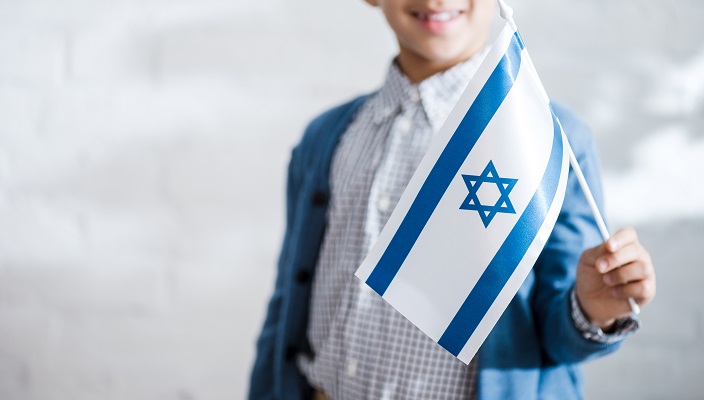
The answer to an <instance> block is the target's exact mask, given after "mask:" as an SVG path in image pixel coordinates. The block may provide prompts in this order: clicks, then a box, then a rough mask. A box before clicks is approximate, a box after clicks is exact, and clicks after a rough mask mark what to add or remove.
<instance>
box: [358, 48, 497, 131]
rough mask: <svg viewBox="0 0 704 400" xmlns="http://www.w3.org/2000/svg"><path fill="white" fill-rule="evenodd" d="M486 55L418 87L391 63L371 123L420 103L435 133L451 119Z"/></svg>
mask: <svg viewBox="0 0 704 400" xmlns="http://www.w3.org/2000/svg"><path fill="white" fill-rule="evenodd" d="M486 52H487V49H485V50H483V51H481V52H480V53H479V54H477V55H475V56H474V57H472V58H470V59H469V60H467V61H464V62H462V63H459V64H457V65H455V66H454V67H452V68H450V69H448V70H446V71H443V72H440V73H437V74H435V75H433V76H430V77H428V78H426V79H425V80H423V81H422V82H420V83H417V84H414V83H411V81H410V80H408V77H406V75H405V74H404V73H403V71H401V68H399V66H398V63H397V62H396V60H394V62H392V63H391V65H390V66H389V70H388V73H387V75H386V80H385V82H384V85H383V86H382V87H381V89H380V90H379V92H378V93H377V95H376V96H374V98H373V100H372V101H374V104H373V106H372V107H371V109H372V110H373V118H374V121H375V122H376V123H382V122H384V121H386V120H387V119H389V118H392V117H393V116H395V115H397V114H398V113H399V112H400V111H401V110H404V109H407V108H409V107H412V106H414V105H415V104H416V103H420V106H421V107H422V109H423V111H424V112H425V115H426V117H427V118H428V122H429V123H430V126H431V127H432V128H433V130H434V131H437V130H438V129H440V127H441V126H442V124H443V123H444V122H445V119H446V118H447V116H448V115H450V111H452V108H453V107H454V106H455V104H456V103H457V100H458V99H459V98H460V95H461V94H462V92H463V91H464V89H465V88H466V87H467V84H468V83H469V80H470V79H471V78H472V76H473V75H474V73H475V72H476V71H477V69H478V68H479V64H480V63H481V62H482V60H483V59H484V56H485V55H486Z"/></svg>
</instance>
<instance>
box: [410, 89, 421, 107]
mask: <svg viewBox="0 0 704 400" xmlns="http://www.w3.org/2000/svg"><path fill="white" fill-rule="evenodd" d="M408 98H409V99H411V101H412V102H414V103H417V102H418V101H420V93H418V89H416V88H413V89H409V90H408Z"/></svg>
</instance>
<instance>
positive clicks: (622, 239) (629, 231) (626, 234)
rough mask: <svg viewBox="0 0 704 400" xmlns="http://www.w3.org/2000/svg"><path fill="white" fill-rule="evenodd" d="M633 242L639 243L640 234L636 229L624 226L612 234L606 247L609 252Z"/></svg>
mask: <svg viewBox="0 0 704 400" xmlns="http://www.w3.org/2000/svg"><path fill="white" fill-rule="evenodd" d="M633 243H638V234H636V231H635V229H633V228H623V229H619V230H618V231H617V232H616V233H614V234H613V235H611V237H610V238H609V239H608V240H607V241H606V243H605V248H606V250H607V251H608V252H611V253H614V252H616V251H618V250H620V249H622V248H624V247H626V246H628V245H629V244H633Z"/></svg>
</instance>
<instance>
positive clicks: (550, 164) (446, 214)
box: [356, 25, 569, 363]
mask: <svg viewBox="0 0 704 400" xmlns="http://www.w3.org/2000/svg"><path fill="white" fill-rule="evenodd" d="M568 151H569V144H568V143H567V139H566V138H565V136H564V133H563V132H562V128H561V126H560V123H559V122H558V120H557V119H556V117H555V115H554V114H553V112H552V110H551V107H550V101H549V99H548V97H547V95H546V93H545V90H544V88H543V86H542V84H541V83H540V80H539V78H538V75H537V73H536V71H535V68H534V67H533V63H532V62H531V60H530V57H529V56H528V53H527V51H526V50H525V49H524V46H523V42H522V41H521V38H520V36H519V35H518V32H516V31H514V30H513V29H511V27H510V26H509V25H507V26H506V27H504V29H503V30H502V31H501V33H500V34H499V37H498V38H497V39H496V42H495V43H494V45H493V46H492V48H491V50H490V51H489V52H488V54H487V55H486V57H485V59H484V61H483V62H482V64H481V66H480V67H479V70H478V71H477V73H476V74H475V76H474V77H473V78H472V80H471V81H470V82H469V84H468V86H467V89H466V90H465V91H464V93H463V94H462V96H461V97H460V99H459V101H458V102H457V105H456V106H455V108H454V109H453V110H452V112H451V113H450V115H449V117H448V118H447V121H445V124H444V125H443V126H442V128H441V129H440V131H439V132H438V133H437V135H436V136H435V138H434V139H433V142H432V143H431V145H430V148H429V150H428V153H427V154H426V155H425V157H424V158H423V160H422V161H421V163H420V165H419V167H418V169H417V170H416V172H415V175H413V178H412V179H411V181H410V183H409V185H408V187H407V188H406V190H405V192H404V193H403V196H402V197H401V199H400V201H399V203H398V205H397V206H396V209H395V210H394V212H393V214H392V215H391V217H390V219H389V221H388V223H387V225H386V226H385V227H384V229H383V231H382V232H381V234H380V236H379V238H378V241H377V243H376V244H375V245H374V247H373V248H372V250H371V251H370V253H369V255H368V256H367V258H366V259H365V260H364V262H363V263H362V265H361V266H360V267H359V269H358V270H357V272H356V276H357V277H359V278H360V279H361V280H363V281H364V282H365V283H366V284H367V285H368V286H369V287H371V288H372V289H373V290H374V291H376V292H377V293H378V294H379V295H381V296H382V297H383V298H384V299H385V300H386V301H387V302H388V303H389V304H391V305H392V306H393V307H394V308H396V309H397V310H398V311H399V312H400V313H401V314H403V315H404V316H405V317H406V318H408V319H409V320H410V321H411V322H412V323H414V324H415V325H416V326H417V327H418V328H420V329H421V330H422V331H423V332H425V333H426V334H427V335H428V336H429V337H430V338H432V339H433V340H435V341H436V342H438V343H439V344H440V345H441V346H442V347H444V348H445V349H446V350H447V351H449V352H450V353H452V354H453V355H455V356H456V357H458V358H459V359H460V360H462V361H463V362H465V363H469V361H470V360H471V359H472V357H473V356H474V354H475V353H476V352H477V350H478V349H479V347H480V346H481V344H482V342H483V341H484V339H485V338H486V336H487V335H488V334H489V332H490V331H491V329H492V328H493V327H494V325H495V324H496V322H497V321H498V319H499V317H500V316H501V314H502V313H503V311H504V310H505V309H506V307H507V306H508V304H509V302H510V301H511V299H512V298H513V297H514V295H515V294H516V292H517V291H518V289H519V287H520V286H521V284H522V283H523V281H524V280H525V278H526V276H527V275H528V273H529V272H530V269H531V268H532V267H533V264H534V263H535V261H536V260H537V258H538V255H539V254H540V252H541V251H542V249H543V247H544V246H545V243H546V242H547V240H548V237H549V236H550V232H551V231H552V229H553V227H554V225H555V221H556V220H557V216H558V214H559V211H560V208H561V207H562V202H563V200H564V196H565V188H566V183H567V172H568V161H569V156H568V154H569V153H568Z"/></svg>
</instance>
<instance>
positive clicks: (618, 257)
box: [595, 243, 649, 274]
mask: <svg viewBox="0 0 704 400" xmlns="http://www.w3.org/2000/svg"><path fill="white" fill-rule="evenodd" d="M640 259H643V260H646V261H648V260H649V255H648V252H647V251H645V249H644V248H643V246H641V245H640V244H639V243H629V244H627V245H626V246H624V247H621V248H619V250H617V251H616V252H614V253H607V254H605V255H603V256H601V257H599V258H597V260H596V263H595V265H596V269H597V270H598V271H599V272H601V273H602V274H603V273H606V272H609V271H613V270H615V269H616V268H619V267H621V266H624V265H626V264H629V263H631V262H633V261H636V260H640Z"/></svg>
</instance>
